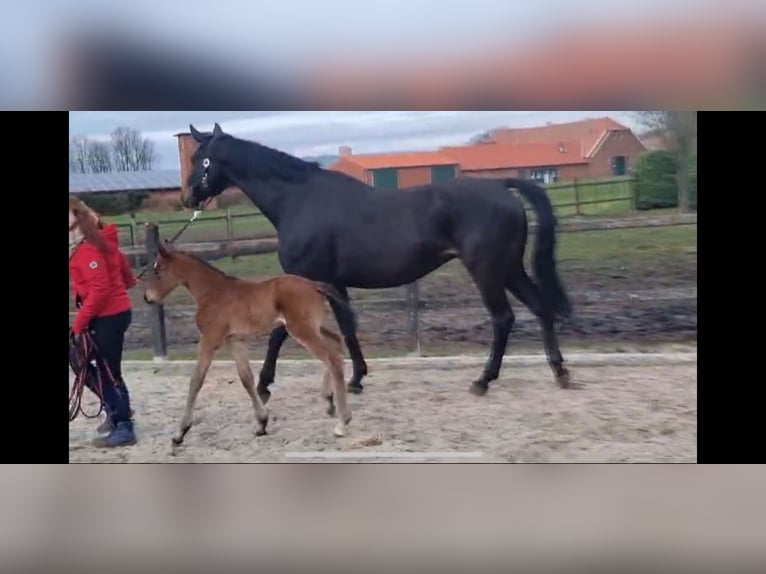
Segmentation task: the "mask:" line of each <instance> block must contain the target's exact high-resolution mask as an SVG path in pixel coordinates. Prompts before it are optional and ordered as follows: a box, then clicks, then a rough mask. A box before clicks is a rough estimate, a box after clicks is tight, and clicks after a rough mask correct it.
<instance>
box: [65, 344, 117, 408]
mask: <svg viewBox="0 0 766 574" xmlns="http://www.w3.org/2000/svg"><path fill="white" fill-rule="evenodd" d="M91 361H93V362H95V366H94V365H92V364H91ZM69 365H70V366H71V367H72V370H73V371H74V372H75V380H74V384H73V385H72V390H71V391H70V392H69V422H72V421H73V420H75V419H76V418H77V415H79V414H82V415H83V416H84V417H85V418H87V419H94V418H96V417H97V416H99V415H100V414H101V413H102V412H103V410H104V405H105V404H106V401H105V400H104V380H103V377H102V375H103V374H104V373H105V374H106V376H107V378H108V379H109V384H111V385H112V386H114V387H115V389H117V392H120V391H119V388H118V386H117V380H116V379H115V377H114V375H113V374H112V370H111V369H110V368H109V364H108V363H107V362H106V360H105V359H104V358H103V357H102V356H101V353H99V351H98V347H97V346H96V342H95V341H94V340H93V336H92V335H91V334H90V333H89V332H87V331H86V332H84V333H83V334H82V335H80V338H79V341H75V340H74V337H73V335H72V333H71V332H70V334H69ZM91 366H94V368H93V369H90V367H91ZM92 372H95V379H96V380H95V383H94V389H92V390H94V392H95V393H96V395H97V396H98V398H99V401H100V405H99V407H98V412H97V413H96V414H94V415H89V414H87V413H86V412H85V410H84V409H83V408H82V393H83V390H84V389H85V387H87V386H88V385H87V380H88V377H89V376H91V373H92Z"/></svg>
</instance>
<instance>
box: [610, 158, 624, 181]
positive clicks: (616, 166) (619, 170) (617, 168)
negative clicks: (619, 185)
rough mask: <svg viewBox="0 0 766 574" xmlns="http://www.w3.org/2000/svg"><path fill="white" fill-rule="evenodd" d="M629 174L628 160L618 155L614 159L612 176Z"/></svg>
mask: <svg viewBox="0 0 766 574" xmlns="http://www.w3.org/2000/svg"><path fill="white" fill-rule="evenodd" d="M626 172H627V160H626V159H625V156H624V155H618V156H616V157H613V158H612V175H616V176H620V175H625V173H626Z"/></svg>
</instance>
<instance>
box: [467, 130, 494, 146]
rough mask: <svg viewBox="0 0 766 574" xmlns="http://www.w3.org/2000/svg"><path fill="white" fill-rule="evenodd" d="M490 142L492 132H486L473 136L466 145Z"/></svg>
mask: <svg viewBox="0 0 766 574" xmlns="http://www.w3.org/2000/svg"><path fill="white" fill-rule="evenodd" d="M491 141H492V130H487V131H485V132H482V133H480V134H479V135H475V136H473V137H472V138H471V139H470V140H469V142H468V143H470V144H471V145H476V144H483V143H489V142H491Z"/></svg>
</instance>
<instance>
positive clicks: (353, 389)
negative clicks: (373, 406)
mask: <svg viewBox="0 0 766 574" xmlns="http://www.w3.org/2000/svg"><path fill="white" fill-rule="evenodd" d="M363 390H364V387H363V386H362V385H360V384H359V383H356V384H354V383H349V384H348V392H349V393H352V394H354V395H361V394H362V391H363Z"/></svg>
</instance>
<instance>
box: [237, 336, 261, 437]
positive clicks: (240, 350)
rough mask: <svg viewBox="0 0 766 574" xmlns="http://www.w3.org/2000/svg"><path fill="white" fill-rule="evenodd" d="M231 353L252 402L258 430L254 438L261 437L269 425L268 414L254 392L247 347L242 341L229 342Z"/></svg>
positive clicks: (253, 380)
mask: <svg viewBox="0 0 766 574" xmlns="http://www.w3.org/2000/svg"><path fill="white" fill-rule="evenodd" d="M230 347H231V352H232V355H233V356H234V361H235V362H236V364H237V374H239V379H240V380H241V381H242V385H243V386H244V387H245V390H246V391H247V394H248V395H250V400H252V402H253V408H254V409H255V420H256V421H258V428H257V429H256V431H255V435H256V436H263V435H265V434H266V425H267V424H268V423H269V413H268V412H267V410H266V407H265V406H264V405H263V402H261V398H260V397H259V396H258V393H256V392H255V378H254V377H253V371H252V369H251V368H250V361H248V359H247V345H246V344H245V343H243V342H242V341H231V342H230Z"/></svg>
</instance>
